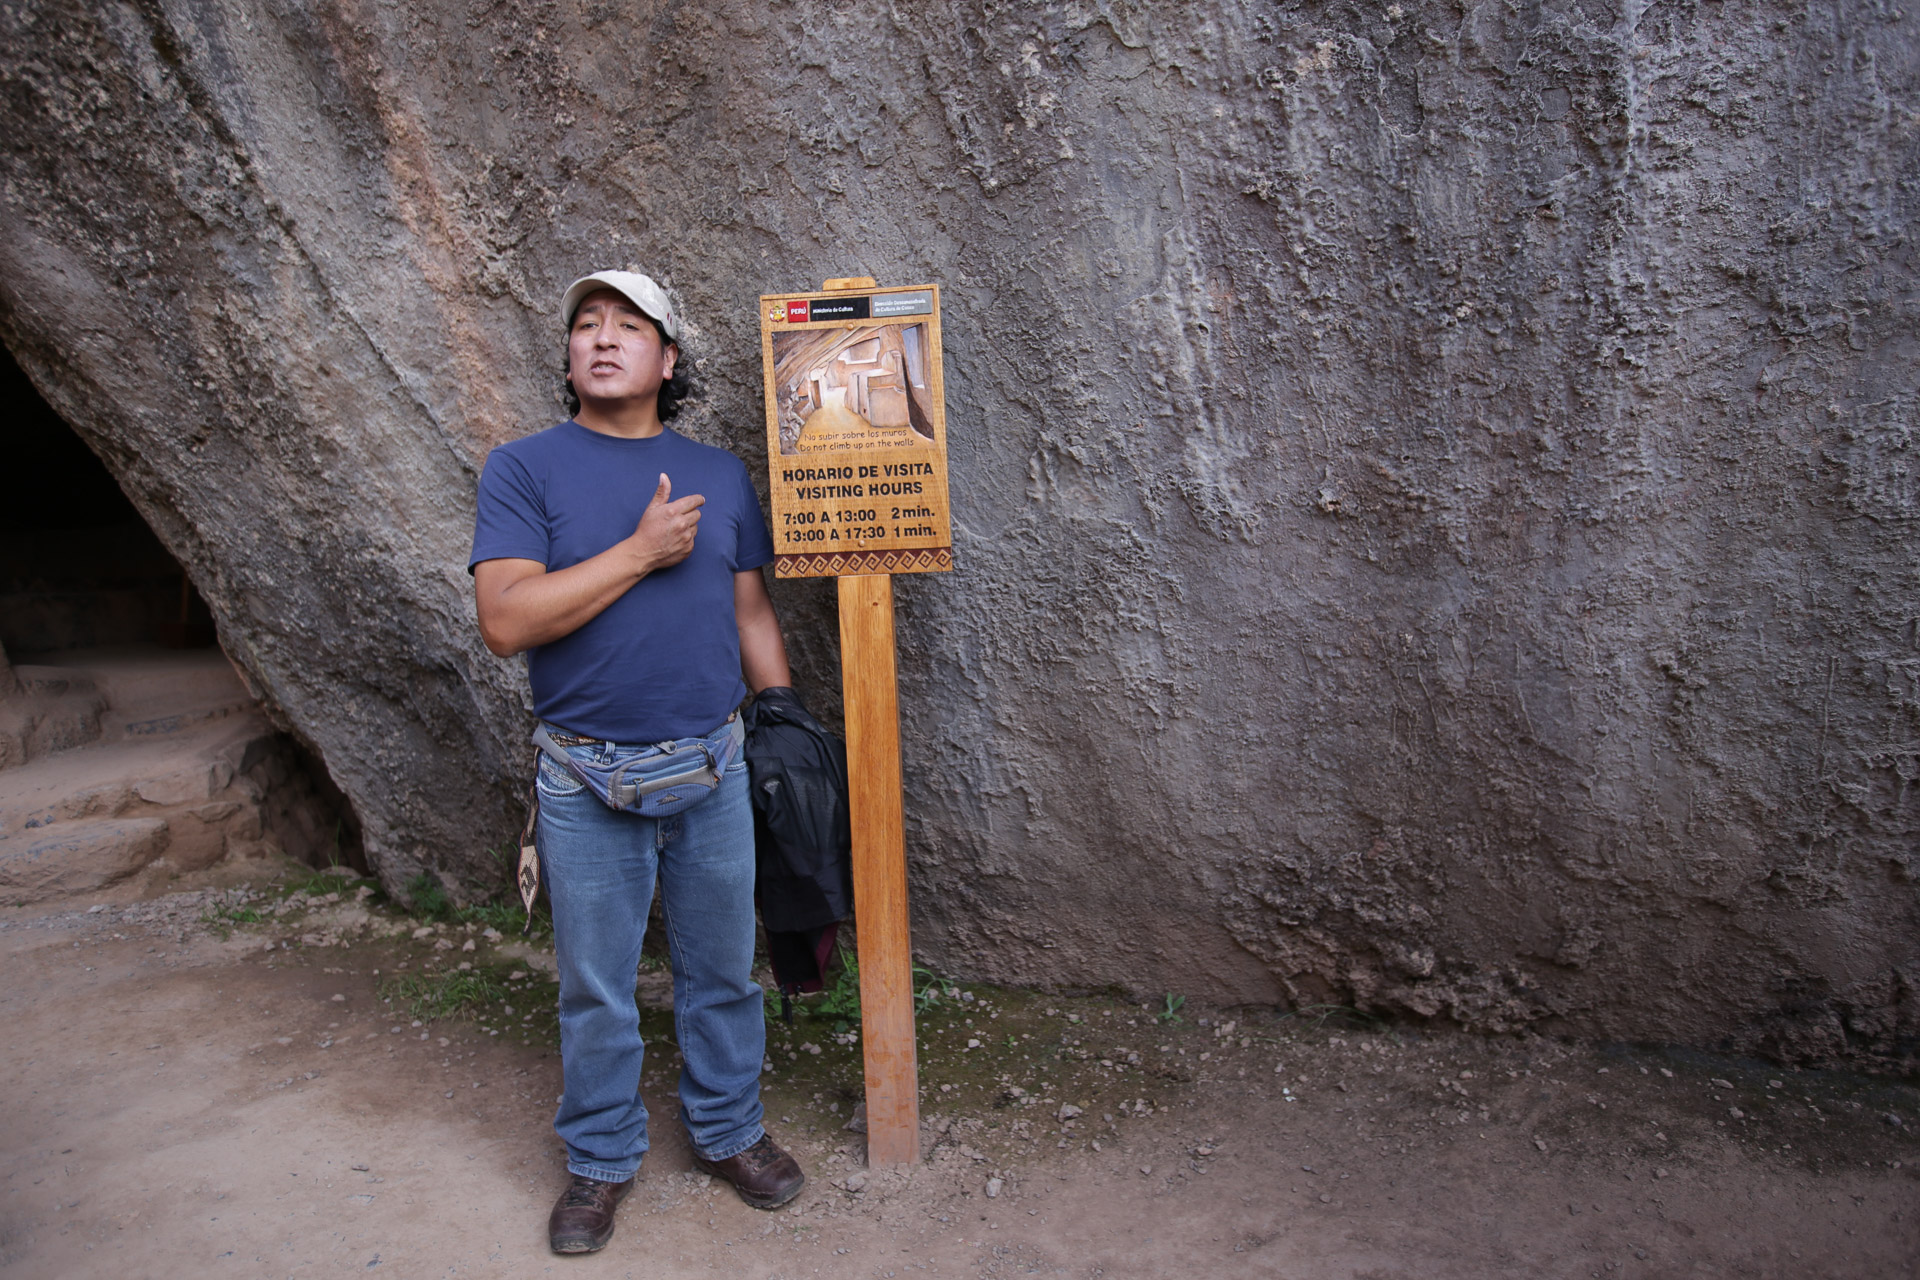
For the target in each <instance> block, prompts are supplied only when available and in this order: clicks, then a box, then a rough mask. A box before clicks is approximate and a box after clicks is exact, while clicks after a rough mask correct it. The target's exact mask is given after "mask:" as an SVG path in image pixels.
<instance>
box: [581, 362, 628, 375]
mask: <svg viewBox="0 0 1920 1280" xmlns="http://www.w3.org/2000/svg"><path fill="white" fill-rule="evenodd" d="M587 372H588V373H619V372H620V366H619V365H617V364H614V363H613V362H612V361H610V360H595V361H594V362H593V364H592V365H591V366H589V367H588V369H587Z"/></svg>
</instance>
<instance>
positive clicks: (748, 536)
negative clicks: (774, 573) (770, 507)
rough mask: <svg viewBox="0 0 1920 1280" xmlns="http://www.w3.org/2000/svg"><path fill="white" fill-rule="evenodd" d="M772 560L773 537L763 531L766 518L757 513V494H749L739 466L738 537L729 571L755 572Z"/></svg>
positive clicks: (750, 490) (742, 466)
mask: <svg viewBox="0 0 1920 1280" xmlns="http://www.w3.org/2000/svg"><path fill="white" fill-rule="evenodd" d="M772 559H773V535H772V534H770V533H768V532H767V518H766V517H765V516H763V515H761V514H760V495H759V494H757V493H755V492H754V491H753V480H752V479H751V478H750V477H749V476H748V475H747V466H746V464H745V463H744V462H743V463H741V464H740V536H739V538H738V539H737V540H736V541H735V542H734V547H733V571H734V572H735V573H743V572H745V571H746V570H748V569H758V568H759V567H760V566H761V565H763V564H767V563H768V562H770V561H771V560H772Z"/></svg>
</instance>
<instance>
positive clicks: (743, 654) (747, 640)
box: [733, 569, 793, 693]
mask: <svg viewBox="0 0 1920 1280" xmlns="http://www.w3.org/2000/svg"><path fill="white" fill-rule="evenodd" d="M733 617H734V622H735V623H737V624H738V626H739V628H740V676H741V678H742V679H743V680H745V681H746V682H747V688H748V689H749V690H751V691H752V692H754V693H759V692H760V691H761V690H762V689H777V688H780V687H781V686H783V685H791V684H792V683H793V673H792V671H791V670H789V669H788V666H787V642H786V640H785V639H783V638H782V637H781V635H780V616H779V615H778V614H777V613H775V612H774V610H773V599H772V598H771V597H770V596H768V595H767V583H766V579H765V578H764V577H763V576H761V572H760V570H758V569H747V570H745V571H743V572H741V573H737V574H735V575H734V578H733Z"/></svg>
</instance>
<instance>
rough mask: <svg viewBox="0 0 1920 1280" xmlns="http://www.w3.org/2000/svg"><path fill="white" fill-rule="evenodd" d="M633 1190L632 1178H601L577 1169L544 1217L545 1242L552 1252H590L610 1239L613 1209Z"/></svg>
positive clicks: (603, 1245)
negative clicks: (582, 1172) (621, 1179)
mask: <svg viewBox="0 0 1920 1280" xmlns="http://www.w3.org/2000/svg"><path fill="white" fill-rule="evenodd" d="M631 1190H633V1179H632V1178H629V1179H627V1180H626V1181H625V1182H602V1181H600V1179H598V1178H589V1177H587V1176H586V1175H585V1174H579V1173H576V1174H574V1175H573V1181H572V1182H570V1183H568V1184H567V1189H566V1190H565V1191H562V1192H561V1193H560V1199H559V1200H557V1201H555V1202H554V1206H553V1212H552V1213H551V1214H549V1215H548V1217H547V1243H548V1244H549V1245H551V1246H552V1248H553V1251H554V1252H555V1253H593V1252H594V1251H596V1250H599V1249H604V1248H606V1247H607V1241H609V1240H611V1239H613V1211H614V1209H615V1208H616V1207H618V1206H619V1204H620V1202H621V1201H622V1200H624V1199H626V1198H627V1192H629V1191H631Z"/></svg>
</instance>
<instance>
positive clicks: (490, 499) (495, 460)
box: [467, 449, 552, 573]
mask: <svg viewBox="0 0 1920 1280" xmlns="http://www.w3.org/2000/svg"><path fill="white" fill-rule="evenodd" d="M551 555H552V541H551V536H550V535H549V533H548V525H547V511H546V502H545V499H544V495H543V494H542V493H541V491H540V486H539V485H537V484H535V483H534V479H533V476H532V474H531V473H530V472H529V471H528V470H527V467H526V464H525V463H523V462H522V461H520V459H518V458H516V457H514V456H513V455H512V454H510V453H507V452H506V451H505V450H504V449H495V450H494V451H493V452H492V453H489V454H488V455H487V466H486V469H485V470H484V471H482V472H481V473H480V499H479V503H478V509H477V510H476V511H475V512H474V517H473V555H472V557H471V558H469V559H468V561H467V572H468V573H472V572H473V566H475V565H477V564H479V563H480V562H481V561H482V560H537V561H539V562H540V563H541V564H547V563H549V557H550V556H551Z"/></svg>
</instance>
